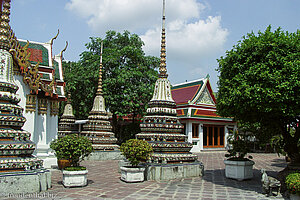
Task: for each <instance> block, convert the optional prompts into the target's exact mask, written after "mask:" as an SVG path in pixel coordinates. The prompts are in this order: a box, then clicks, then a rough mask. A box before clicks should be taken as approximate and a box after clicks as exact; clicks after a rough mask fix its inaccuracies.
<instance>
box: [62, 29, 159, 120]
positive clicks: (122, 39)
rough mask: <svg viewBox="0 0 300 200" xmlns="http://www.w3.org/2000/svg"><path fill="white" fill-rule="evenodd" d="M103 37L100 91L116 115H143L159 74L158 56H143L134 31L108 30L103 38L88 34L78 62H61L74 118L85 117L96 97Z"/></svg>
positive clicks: (140, 41) (138, 39) (141, 44)
mask: <svg viewBox="0 0 300 200" xmlns="http://www.w3.org/2000/svg"><path fill="white" fill-rule="evenodd" d="M101 41H103V45H104V49H103V92H104V98H105V101H106V107H107V108H109V110H110V112H112V113H113V114H114V115H115V116H124V115H127V114H129V113H133V114H134V115H135V116H137V115H141V116H142V115H143V114H144V112H145V110H146V105H147V102H148V101H149V100H150V99H151V96H152V92H153V89H154V83H155V81H156V79H157V77H158V73H157V71H156V70H155V68H156V67H157V66H158V65H159V59H158V58H156V57H152V56H145V53H144V51H143V49H142V47H143V45H144V43H143V41H142V40H141V39H140V38H139V36H138V35H136V34H130V32H128V31H124V32H123V33H122V34H121V33H117V32H115V31H108V32H107V33H106V37H105V38H103V39H102V38H100V37H91V38H90V42H89V43H87V44H86V47H87V51H84V52H83V53H81V55H80V56H81V57H80V61H79V62H69V63H64V76H65V81H66V82H67V86H66V88H67V91H70V92H71V95H72V105H73V108H74V110H75V117H76V118H77V119H86V118H87V117H88V113H89V111H90V110H91V108H92V105H93V100H94V97H95V93H96V89H97V84H98V77H99V64H100V46H101Z"/></svg>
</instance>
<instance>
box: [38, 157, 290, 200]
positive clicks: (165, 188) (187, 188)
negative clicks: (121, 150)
mask: <svg viewBox="0 0 300 200" xmlns="http://www.w3.org/2000/svg"><path fill="white" fill-rule="evenodd" d="M224 154H225V152H224V151H219V152H204V153H199V154H198V155H199V160H200V161H202V162H203V164H204V166H205V175H204V177H196V178H189V179H182V180H172V181H163V182H156V181H145V182H142V183H124V182H122V181H121V180H120V174H119V173H118V161H84V162H83V163H82V165H83V166H86V167H87V168H88V170H89V174H88V182H89V184H88V186H87V187H81V188H64V187H63V185H62V184H61V181H62V174H61V171H59V170H53V171H52V188H51V189H50V190H49V191H47V192H46V193H45V194H44V195H45V196H46V197H49V196H50V197H53V198H52V199H66V200H77V199H84V200H88V199H128V200H134V199H157V200H163V199H180V200H181V199H203V200H204V199H207V200H208V199H218V200H222V199H240V200H242V199H245V200H246V199H247V200H248V199H249V200H251V199H283V198H282V197H281V196H280V197H266V196H264V195H263V194H261V183H260V169H261V168H265V169H266V170H267V173H268V174H269V175H273V176H276V174H277V172H278V171H280V170H282V169H283V168H284V167H285V166H286V163H285V161H284V158H283V157H278V156H277V154H251V155H252V156H253V157H254V161H255V163H256V164H255V165H254V178H253V179H252V180H247V181H236V180H231V179H226V178H225V176H224V164H223V160H224ZM42 194H43V193H41V195H40V196H42ZM44 199H50V198H44Z"/></svg>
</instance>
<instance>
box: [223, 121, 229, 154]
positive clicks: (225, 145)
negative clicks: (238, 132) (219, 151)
mask: <svg viewBox="0 0 300 200" xmlns="http://www.w3.org/2000/svg"><path fill="white" fill-rule="evenodd" d="M224 128H225V129H224V131H225V137H224V147H225V149H228V148H227V139H228V135H229V131H228V126H225V127H224Z"/></svg>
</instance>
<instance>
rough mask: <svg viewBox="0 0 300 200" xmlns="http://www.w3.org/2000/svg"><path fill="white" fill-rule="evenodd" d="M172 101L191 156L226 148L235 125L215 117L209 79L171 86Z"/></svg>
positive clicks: (231, 120) (230, 120) (227, 120)
mask: <svg viewBox="0 0 300 200" xmlns="http://www.w3.org/2000/svg"><path fill="white" fill-rule="evenodd" d="M172 97H173V99H174V100H175V102H176V104H177V107H176V108H177V116H178V118H179V119H180V122H181V123H182V124H183V125H184V133H185V135H187V136H188V141H189V142H190V143H192V144H193V148H192V149H191V152H200V151H201V150H209V149H222V150H224V149H225V148H226V146H227V137H228V134H229V132H231V131H233V130H234V129H236V122H235V121H233V119H232V118H224V117H221V116H219V115H217V114H216V98H215V96H214V94H213V91H212V89H211V85H210V82H209V76H207V77H206V78H203V79H198V80H195V81H191V82H184V83H180V84H176V85H173V87H172Z"/></svg>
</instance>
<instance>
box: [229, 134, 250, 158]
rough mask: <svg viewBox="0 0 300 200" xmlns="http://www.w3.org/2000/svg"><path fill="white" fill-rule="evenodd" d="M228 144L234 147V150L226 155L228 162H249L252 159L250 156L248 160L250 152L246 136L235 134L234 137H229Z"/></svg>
mask: <svg viewBox="0 0 300 200" xmlns="http://www.w3.org/2000/svg"><path fill="white" fill-rule="evenodd" d="M228 143H229V144H231V145H232V148H231V149H230V150H228V154H225V157H227V158H228V160H232V161H247V160H249V159H252V156H250V155H249V156H248V158H246V155H247V154H248V153H249V152H250V148H249V141H248V138H247V136H246V135H244V134H238V133H237V132H234V134H233V135H231V136H229V137H228Z"/></svg>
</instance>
